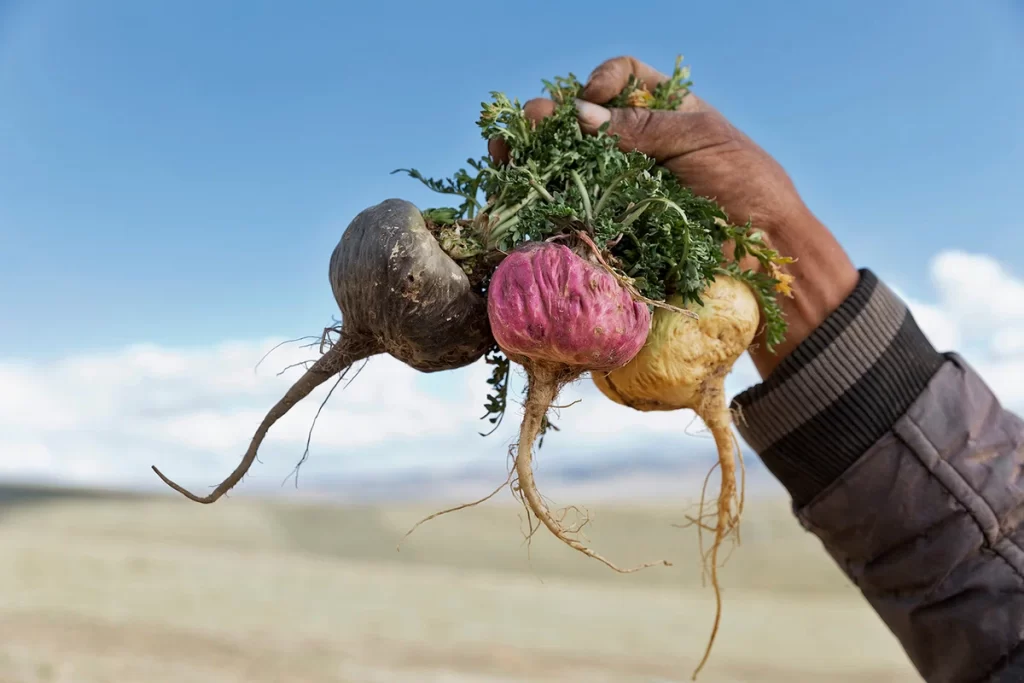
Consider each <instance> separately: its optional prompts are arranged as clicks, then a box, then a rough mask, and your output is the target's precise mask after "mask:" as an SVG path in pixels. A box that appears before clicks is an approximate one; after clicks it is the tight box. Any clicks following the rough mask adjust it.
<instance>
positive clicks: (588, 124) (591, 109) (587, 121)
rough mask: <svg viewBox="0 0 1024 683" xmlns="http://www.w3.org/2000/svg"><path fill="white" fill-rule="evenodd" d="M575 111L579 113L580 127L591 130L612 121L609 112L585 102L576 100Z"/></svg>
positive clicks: (599, 106) (597, 105)
mask: <svg viewBox="0 0 1024 683" xmlns="http://www.w3.org/2000/svg"><path fill="white" fill-rule="evenodd" d="M576 111H577V113H579V119H580V125H581V126H583V127H584V128H588V129H591V130H597V129H598V128H600V127H601V126H602V125H604V124H606V123H608V122H609V121H611V120H612V113H611V112H610V111H608V110H607V109H605V108H604V107H602V106H601V105H599V104H594V103H593V102H587V101H586V100H576Z"/></svg>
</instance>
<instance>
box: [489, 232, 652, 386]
mask: <svg viewBox="0 0 1024 683" xmlns="http://www.w3.org/2000/svg"><path fill="white" fill-rule="evenodd" d="M487 311H488V316H489V318H490V324H491V330H492V332H493V334H494V338H495V339H496V340H497V342H498V345H499V346H500V347H501V348H502V350H503V351H505V353H506V354H507V355H508V356H509V357H510V358H512V357H513V356H519V357H523V356H525V357H528V358H530V359H533V360H534V361H538V362H539V361H545V362H548V363H552V364H554V363H561V364H563V365H566V366H570V367H577V368H580V369H581V370H612V369H614V368H618V367H621V366H623V365H625V364H626V363H628V362H629V360H630V359H631V358H633V357H634V356H635V355H636V354H637V352H639V351H640V349H641V348H642V347H643V345H644V341H645V340H646V339H647V333H648V330H650V327H651V314H650V311H648V310H647V306H646V305H645V304H643V303H641V302H639V301H634V300H633V298H632V297H631V296H630V294H629V292H628V291H626V290H625V289H623V288H622V286H621V285H620V284H619V282H618V280H617V279H616V278H615V276H614V275H612V274H611V273H609V272H607V271H605V270H604V269H602V268H600V267H598V266H596V265H594V264H593V263H590V262H588V261H587V260H585V259H584V258H581V257H580V256H578V255H577V254H576V253H575V252H573V250H571V249H569V248H568V247H565V246H563V245H561V244H553V243H548V242H527V243H526V244H524V245H522V246H519V247H517V248H516V249H515V250H514V251H513V252H512V253H511V254H509V255H508V256H507V257H505V259H504V260H503V261H502V262H501V265H499V266H498V268H497V269H496V270H495V271H494V274H493V276H492V277H491V283H490V286H489V288H488V294H487Z"/></svg>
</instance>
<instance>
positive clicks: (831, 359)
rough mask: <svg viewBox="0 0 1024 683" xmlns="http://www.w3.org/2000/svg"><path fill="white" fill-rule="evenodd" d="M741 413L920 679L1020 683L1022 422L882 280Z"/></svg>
mask: <svg viewBox="0 0 1024 683" xmlns="http://www.w3.org/2000/svg"><path fill="white" fill-rule="evenodd" d="M734 408H738V409H740V411H741V415H742V417H741V419H740V420H739V430H740V433H741V434H742V435H743V437H744V439H745V440H746V441H747V442H748V443H749V444H750V445H751V447H752V448H753V449H754V450H756V451H757V452H758V454H759V455H760V456H761V458H762V460H763V461H764V462H765V464H766V466H767V467H768V468H769V469H770V470H771V471H772V473H773V474H774V475H775V476H776V477H777V478H778V479H779V480H780V481H781V482H782V484H783V485H784V486H785V487H786V488H787V489H788V491H789V492H790V494H791V496H792V499H793V505H794V510H795V512H796V515H797V517H798V519H799V520H800V522H801V523H802V524H803V526H804V527H805V528H806V529H808V530H809V531H810V532H812V533H814V534H815V535H816V536H817V537H818V538H819V539H821V541H822V543H823V544H824V547H825V549H826V550H827V551H828V553H829V554H830V555H831V556H832V558H833V559H834V560H835V561H836V562H837V563H838V564H839V566H840V567H841V568H842V569H843V571H844V572H845V573H846V575H847V576H848V577H849V578H850V580H851V581H853V582H854V583H855V584H856V585H857V586H858V587H859V588H860V590H861V592H862V593H863V595H864V596H865V598H866V599H867V600H868V602H869V603H870V604H871V605H872V607H873V608H874V609H875V610H876V612H877V613H878V614H879V616H880V617H881V618H882V619H883V620H884V621H885V623H886V624H887V625H888V627H889V628H890V629H891V630H892V632H893V633H894V634H895V636H896V637H897V638H898V639H899V641H900V643H901V644H902V646H903V648H904V649H905V650H906V652H907V654H908V655H909V657H910V659H911V660H912V661H913V663H914V665H915V666H916V667H917V670H918V671H919V672H920V674H921V676H922V677H923V678H924V680H926V681H928V682H929V683H983V682H984V683H990V682H996V681H998V682H1000V683H1004V682H1009V681H1024V645H1022V642H1024V640H1022V639H1024V526H1022V524H1021V520H1022V518H1024V485H1022V473H1024V423H1022V421H1021V420H1020V419H1019V418H1018V417H1016V416H1015V415H1013V414H1011V413H1009V412H1007V411H1006V410H1004V409H1003V408H1002V407H1001V406H1000V404H999V402H998V401H997V400H996V397H995V396H994V395H993V394H992V392H991V391H990V390H989V388H988V387H987V386H986V384H985V382H984V381H983V380H982V379H981V378H980V377H979V376H978V375H977V374H976V373H975V371H974V370H972V369H971V368H970V367H969V366H968V365H967V364H966V363H965V362H964V361H963V359H961V358H960V357H959V356H957V355H955V354H940V353H939V352H938V351H936V350H935V349H934V348H933V347H932V346H931V345H930V344H929V343H928V341H927V340H926V339H925V337H924V335H923V334H922V332H921V331H920V329H919V328H918V326H917V325H916V323H915V322H914V319H913V317H912V316H911V315H910V313H909V311H908V310H907V308H906V306H905V305H904V304H903V302H902V301H900V300H899V299H898V298H897V297H896V296H895V295H894V294H893V293H892V291H891V290H889V289H888V288H887V287H886V286H885V284H884V283H882V282H881V281H879V280H878V278H877V277H876V276H875V275H874V274H873V273H871V272H870V271H866V270H865V271H861V278H860V282H859V284H858V286H857V288H856V290H855V291H854V292H853V294H851V296H850V297H849V298H848V299H847V300H846V301H845V302H844V303H843V305H842V306H841V307H840V308H839V309H838V310H837V311H835V312H834V313H833V314H832V316H830V318H829V319H828V320H827V321H826V322H825V323H824V324H823V325H822V326H821V327H820V328H819V329H818V330H817V331H816V332H815V333H814V335H812V337H811V338H809V339H807V340H806V341H805V342H804V343H803V344H802V345H801V346H800V347H799V348H798V349H797V350H796V351H795V352H794V353H793V354H792V355H791V356H789V357H787V358H786V359H785V360H784V361H783V362H782V363H781V364H780V365H779V367H778V368H777V370H776V371H775V372H774V373H773V374H772V375H771V376H770V377H768V378H767V379H766V380H765V382H764V383H762V384H760V385H757V386H755V387H753V388H751V389H750V390H748V391H746V392H745V393H743V394H741V395H740V396H738V397H737V398H736V400H735V403H734Z"/></svg>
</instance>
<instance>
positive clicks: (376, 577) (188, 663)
mask: <svg viewBox="0 0 1024 683" xmlns="http://www.w3.org/2000/svg"><path fill="white" fill-rule="evenodd" d="M433 509H434V508H424V507H423V506H416V507H412V506H404V507H379V506H361V507H354V506H349V507H330V506H327V505H321V504H317V505H311V504H305V503H287V504H285V503H280V502H275V503H270V502H261V501H252V500H244V499H240V498H237V499H231V500H224V501H221V502H220V503H218V504H216V505H213V506H200V505H196V504H192V503H188V502H187V501H183V500H179V499H176V498H156V499H119V498H102V497H101V498H96V499H85V498H78V497H54V498H52V499H47V498H45V497H28V498H25V499H19V500H14V499H12V497H11V496H10V495H7V496H4V495H2V494H0V547H2V548H3V552H2V554H0V601H2V602H0V681H2V682H3V683H8V682H9V683H30V682H31V683H42V682H48V683H49V682H52V683H57V682H62V683H63V682H72V681H74V682H75V683H98V682H100V681H105V682H114V683H130V682H136V681H138V682H140V683H142V682H145V683H170V682H172V681H173V682H175V683H178V682H182V681H187V682H188V683H207V682H209V683H213V682H216V683H235V682H237V683H242V682H245V683H264V682H266V683H270V682H271V681H273V682H277V681H282V682H284V681H287V682H289V683H304V682H309V683H328V682H330V683H341V682H359V683H364V682H365V683H376V682H383V681H394V682H395V683H407V682H408V683H413V682H415V683H430V682H441V681H444V682H445V683H469V682H477V681H479V682H481V683H498V682H499V681H500V682H502V683H506V682H508V683H511V682H513V681H516V682H520V681H521V682H528V681H530V682H532V681H550V682H556V681H557V682H558V683H570V682H572V681H593V682H605V681H607V682H612V681H614V682H616V683H627V682H633V681H636V682H641V681H643V682H648V683H655V682H658V683H665V682H667V681H685V680H689V673H690V671H691V669H692V667H693V666H694V664H695V663H696V661H697V659H698V658H699V655H700V654H701V652H702V649H703V646H704V642H705V638H706V636H707V632H708V628H709V626H710V623H711V617H712V596H711V593H710V591H709V590H707V589H703V588H702V587H701V585H700V575H699V572H698V565H697V559H696V537H695V532H694V531H693V530H686V531H684V530H680V529H677V528H673V527H672V526H671V524H672V523H676V522H679V521H680V515H681V510H679V509H673V508H669V507H667V506H654V505H646V506H639V505H638V506H634V507H623V506H614V507H613V506H610V505H598V506H592V507H591V510H592V512H593V513H594V517H595V519H594V526H593V528H592V529H591V530H590V532H589V533H588V536H589V538H590V539H591V541H592V542H593V543H594V544H595V546H597V547H599V548H600V549H601V550H602V551H603V552H604V553H605V554H606V555H608V556H610V557H611V558H613V559H617V560H621V561H622V562H627V561H641V560H649V559H658V558H660V557H663V556H667V557H668V558H669V559H673V560H675V562H676V566H675V567H673V568H671V569H666V568H654V569H649V570H647V571H646V572H641V573H640V574H636V575H630V576H621V575H616V574H613V573H612V572H610V571H609V570H607V569H606V568H604V567H603V566H600V565H597V564H596V563H594V562H593V561H590V560H587V559H586V558H584V557H582V556H579V555H578V554H577V553H575V552H573V551H570V550H568V549H566V548H564V547H562V546H560V545H556V544H555V543H553V542H551V539H550V538H549V537H548V536H547V535H546V534H545V533H540V534H538V538H537V539H536V540H535V542H534V543H533V545H532V549H531V550H530V552H529V555H528V553H527V549H526V547H525V546H524V545H523V537H522V533H521V524H520V519H519V511H518V510H517V509H515V508H513V507H511V506H505V505H500V504H488V506H486V507H480V508H476V509H474V510H471V511H466V512H460V513H458V514H455V515H449V516H446V517H443V518H440V519H438V520H435V521H433V522H430V523H428V524H427V525H425V526H423V527H420V529H419V530H418V531H417V532H416V533H415V534H414V535H413V536H412V537H410V539H408V540H407V541H406V542H405V544H404V545H403V546H402V550H401V552H396V551H395V543H396V541H397V540H398V539H399V538H400V537H401V535H402V534H403V533H404V532H405V531H406V529H407V528H408V527H409V526H410V525H411V524H412V523H413V522H415V521H416V520H417V519H418V518H419V517H420V516H421V514H422V513H423V512H425V511H426V512H429V511H432V510H433ZM745 520H746V521H745V522H744V527H743V532H744V537H743V545H742V546H741V547H740V548H739V549H737V550H736V552H735V554H734V555H733V556H732V558H731V560H730V562H729V565H728V566H727V567H726V570H725V571H724V572H723V580H724V582H725V583H726V586H727V593H726V612H725V617H724V623H723V625H722V631H721V635H720V637H719V640H718V643H717V645H716V648H715V652H714V654H713V657H712V660H711V663H710V664H709V665H708V667H707V669H706V670H705V672H704V674H703V675H702V677H701V679H700V680H702V681H706V682H707V683H713V682H716V681H718V682H722V681H745V682H747V681H763V682H765V683H776V682H778V683H781V682H782V681H787V682H788V681H794V682H804V681H829V682H834V683H855V682H857V683H860V682H863V683H869V682H870V683H886V682H888V681H916V680H920V679H919V678H917V677H916V675H915V674H914V672H913V670H912V669H911V668H910V666H909V664H908V663H907V662H906V660H905V658H904V656H903V654H902V651H901V650H900V649H899V647H898V646H897V644H896V642H895V641H894V639H893V638H892V637H891V636H890V634H889V633H888V631H887V630H886V629H885V627H884V626H883V625H882V623H881V622H880V621H879V620H878V618H877V617H876V616H875V615H874V614H873V612H871V611H870V609H869V608H868V607H867V606H866V605H865V603H864V601H863V599H862V598H861V597H860V596H859V595H858V594H857V593H856V592H855V591H854V590H853V589H852V588H851V587H850V586H849V585H848V584H847V582H846V581H845V579H844V578H843V577H842V576H841V574H840V573H839V572H838V570H837V569H836V568H835V567H834V566H833V565H832V564H831V562H830V560H829V559H828V558H827V556H825V554H824V553H823V551H822V550H821V549H820V547H819V545H818V543H817V541H816V540H815V539H814V538H812V537H810V536H809V535H808V534H806V533H805V532H804V531H803V530H802V529H800V527H799V526H798V525H797V524H796V523H795V522H794V521H793V520H792V518H791V517H790V515H789V512H788V510H787V509H786V505H785V503H784V502H783V501H762V502H758V501H750V502H749V504H748V513H747V516H746V518H745ZM666 551H667V553H666Z"/></svg>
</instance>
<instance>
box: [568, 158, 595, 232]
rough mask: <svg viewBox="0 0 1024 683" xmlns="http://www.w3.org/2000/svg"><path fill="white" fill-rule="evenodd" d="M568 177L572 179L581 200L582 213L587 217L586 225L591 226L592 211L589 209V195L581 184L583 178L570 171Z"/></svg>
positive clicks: (592, 221)
mask: <svg viewBox="0 0 1024 683" xmlns="http://www.w3.org/2000/svg"><path fill="white" fill-rule="evenodd" d="M569 175H570V176H571V177H572V182H573V183H575V184H576V189H577V190H579V191H580V196H581V197H582V198H583V211H584V212H585V213H586V215H587V225H593V224H594V211H593V209H591V208H590V193H589V192H587V186H586V184H585V183H584V182H583V178H581V177H580V174H579V173H577V172H576V171H570V172H569Z"/></svg>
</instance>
